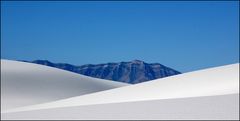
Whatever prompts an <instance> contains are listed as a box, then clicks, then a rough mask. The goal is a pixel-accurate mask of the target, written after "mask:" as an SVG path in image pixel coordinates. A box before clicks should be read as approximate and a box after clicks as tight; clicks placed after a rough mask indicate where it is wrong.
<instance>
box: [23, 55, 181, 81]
mask: <svg viewBox="0 0 240 121" xmlns="http://www.w3.org/2000/svg"><path fill="white" fill-rule="evenodd" d="M21 61H23V62H30V63H35V64H41V65H45V66H50V67H55V68H59V69H63V70H67V71H71V72H75V73H78V74H83V75H86V76H90V77H95V78H101V79H108V80H113V81H118V82H125V83H130V84H136V83H141V82H145V81H150V80H154V79H158V78H163V77H168V76H172V75H177V74H181V72H179V71H176V70H174V69H172V68H169V67H167V66H164V65H162V64H160V63H146V62H144V61H141V60H137V59H135V60H132V61H128V62H109V63H102V64H85V65H80V66H77V65H72V64H67V63H53V62H50V61H48V60H34V61H25V60H21Z"/></svg>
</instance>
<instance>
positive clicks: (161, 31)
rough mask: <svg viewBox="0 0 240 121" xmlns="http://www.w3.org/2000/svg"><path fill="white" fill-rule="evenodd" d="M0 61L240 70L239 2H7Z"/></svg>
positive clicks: (4, 7) (3, 21) (2, 28)
mask: <svg viewBox="0 0 240 121" xmlns="http://www.w3.org/2000/svg"><path fill="white" fill-rule="evenodd" d="M1 9H2V11H1V20H2V23H1V35H2V36H1V58H4V59H13V60H36V59H46V60H50V61H52V62H64V63H70V64H75V65H82V64H97V63H106V62H120V61H131V60H134V59H139V60H143V61H145V62H149V63H151V62H159V63H161V64H163V65H166V66H169V67H171V68H174V69H176V70H179V71H181V72H188V71H193V70H198V69H203V68H208V67H214V66H220V65H225V64H231V63H237V62H239V12H238V11H239V2H238V1H235V2H234V1H232V2H210V1H206V2H194V1H190V2H183V1H180V2H93V1H92V2H66V1H62V2H59V1H58V2H42V1H38V2H34V1H32V2H23V1H19V2H10V1H9V2H2V4H1Z"/></svg>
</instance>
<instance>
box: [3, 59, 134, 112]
mask: <svg viewBox="0 0 240 121" xmlns="http://www.w3.org/2000/svg"><path fill="white" fill-rule="evenodd" d="M126 85H129V84H125V83H120V82H114V81H109V80H103V79H97V78H92V77H88V76H84V75H80V74H75V73H72V72H68V71H64V70H61V69H57V68H52V67H48V66H44V65H38V64H32V63H26V62H19V61H11V60H3V59H1V110H2V111H3V110H6V109H11V108H16V107H21V106H27V105H33V104H38V103H44V102H50V101H55V100H59V99H65V98H69V97H73V96H80V95H84V94H89V93H93V92H98V91H103V90H108V89H112V88H117V87H122V86H126Z"/></svg>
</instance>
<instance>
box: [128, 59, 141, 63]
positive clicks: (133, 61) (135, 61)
mask: <svg viewBox="0 0 240 121" xmlns="http://www.w3.org/2000/svg"><path fill="white" fill-rule="evenodd" d="M130 62H132V63H145V62H144V61H142V60H137V59H135V60H132V61H130Z"/></svg>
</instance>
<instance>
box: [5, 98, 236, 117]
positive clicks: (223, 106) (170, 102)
mask: <svg viewBox="0 0 240 121" xmlns="http://www.w3.org/2000/svg"><path fill="white" fill-rule="evenodd" d="M1 116H2V119H12V120H20V119H21V120H29V119H30V120H41V119H42V120H44V119H45V120H51V119H53V120H126V119H127V120H130V119H132V120H151V119H152V120H154V119H155V120H156V119H157V120H187V119H190V120H204V119H208V120H210V119H213V120H237V119H239V94H230V95H219V96H206V97H205V96H203V97H192V98H176V99H160V100H151V101H137V102H125V103H112V104H99V105H88V106H74V107H63V108H51V109H44V110H32V111H22V112H15V113H3V114H1Z"/></svg>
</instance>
